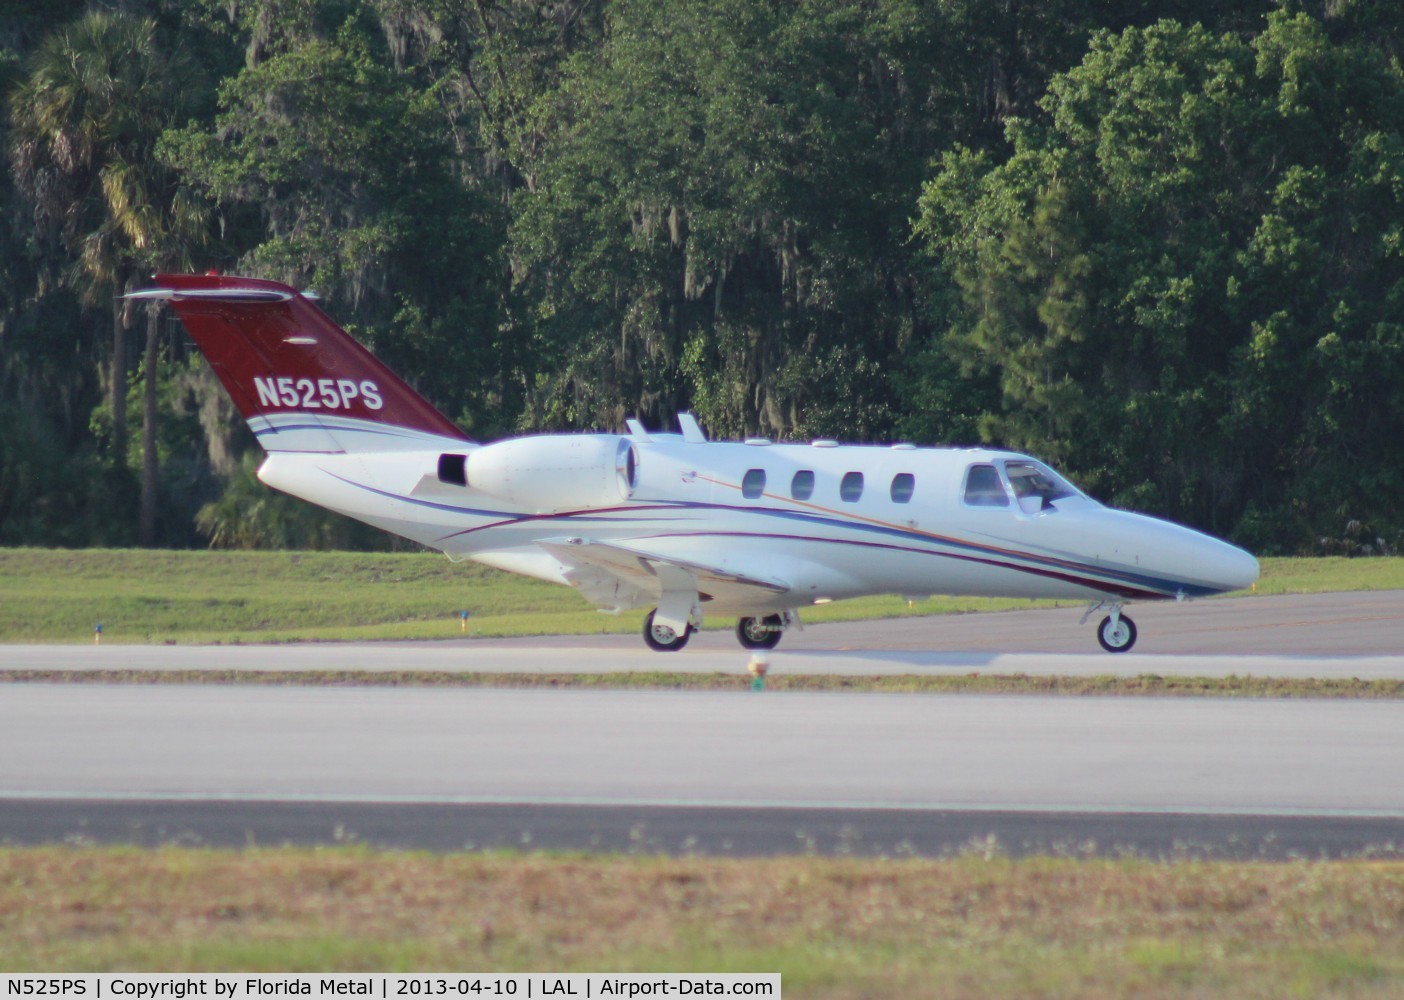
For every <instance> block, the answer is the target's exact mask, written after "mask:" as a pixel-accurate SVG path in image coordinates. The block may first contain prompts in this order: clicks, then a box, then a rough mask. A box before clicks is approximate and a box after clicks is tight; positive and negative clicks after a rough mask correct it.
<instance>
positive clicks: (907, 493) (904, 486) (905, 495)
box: [892, 472, 916, 503]
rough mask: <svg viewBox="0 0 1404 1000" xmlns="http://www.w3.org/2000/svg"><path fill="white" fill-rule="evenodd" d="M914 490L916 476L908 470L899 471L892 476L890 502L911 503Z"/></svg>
mask: <svg viewBox="0 0 1404 1000" xmlns="http://www.w3.org/2000/svg"><path fill="white" fill-rule="evenodd" d="M915 490H916V476H914V475H912V474H911V473H910V472H899V473H897V475H895V476H893V477H892V502H893V503H911V502H912V493H913V492H914V491H915Z"/></svg>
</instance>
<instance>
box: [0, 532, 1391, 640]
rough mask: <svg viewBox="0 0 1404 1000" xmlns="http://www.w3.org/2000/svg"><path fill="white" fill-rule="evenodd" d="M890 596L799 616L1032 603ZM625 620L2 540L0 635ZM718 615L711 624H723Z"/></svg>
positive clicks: (433, 584) (492, 593)
mask: <svg viewBox="0 0 1404 1000" xmlns="http://www.w3.org/2000/svg"><path fill="white" fill-rule="evenodd" d="M1396 588H1398V589H1404V559H1399V558H1381V559H1270V560H1266V561H1265V563H1264V574H1263V579H1262V580H1261V581H1260V582H1259V585H1258V593H1263V594H1270V593H1285V592H1316V591H1326V590H1384V589H1396ZM1031 603H1032V602H1029V601H1013V600H1003V601H997V600H986V599H979V598H936V599H932V600H926V601H920V602H917V603H916V604H914V605H911V606H909V605H908V604H907V603H906V602H905V601H903V600H902V599H901V598H898V597H873V598H864V599H860V600H855V601H842V602H839V603H836V604H832V605H828V606H825V607H822V608H813V609H809V610H806V611H805V613H804V617H805V621H809V622H820V621H847V620H853V619H859V618H883V617H898V616H902V615H917V614H944V613H954V612H967V611H983V610H999V609H1008V608H1018V607H1029V606H1030V605H1031ZM465 610H466V611H468V612H469V613H470V616H471V617H470V618H469V620H468V631H469V633H470V634H473V635H481V636H502V635H542V634H590V633H602V632H616V633H631V632H636V631H637V630H638V629H639V627H640V623H641V621H642V613H641V612H637V613H632V614H625V615H620V616H617V617H615V616H609V615H601V614H599V613H598V612H596V611H595V610H594V609H593V608H591V607H590V606H589V605H587V604H586V603H585V601H584V600H582V599H581V598H580V597H579V596H578V595H577V594H576V593H575V592H574V591H573V590H571V589H570V588H569V587H563V586H557V585H553V584H548V583H542V582H540V581H536V580H530V579H527V578H524V577H519V576H514V575H511V574H507V573H500V572H497V571H495V570H490V569H487V568H485V567H482V566H478V565H476V564H473V563H463V564H458V565H454V564H452V563H450V562H448V560H446V559H444V558H443V557H442V556H440V555H436V554H432V553H406V554H384V553H340V552H306V553H292V552H193V551H183V552H171V551H143V550H94V549H89V550H50V549H0V642H91V641H92V637H93V631H94V627H95V626H96V625H97V624H99V623H101V624H102V626H103V641H104V642H142V643H163V642H182V643H185V642H287V641H298V640H331V639H407V638H414V639H435V638H449V637H452V636H456V635H460V634H461V631H460V630H461V622H460V619H459V612H460V611H465ZM733 624H734V623H733V622H732V621H731V620H729V619H720V620H716V621H712V622H710V623H709V626H710V627H720V628H730V627H731V626H732V625H733Z"/></svg>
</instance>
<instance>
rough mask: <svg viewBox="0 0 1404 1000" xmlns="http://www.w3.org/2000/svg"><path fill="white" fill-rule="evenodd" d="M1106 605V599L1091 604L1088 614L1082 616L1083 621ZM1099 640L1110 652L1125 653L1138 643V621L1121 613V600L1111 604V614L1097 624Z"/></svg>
mask: <svg viewBox="0 0 1404 1000" xmlns="http://www.w3.org/2000/svg"><path fill="white" fill-rule="evenodd" d="M1105 607H1107V603H1106V602H1105V601H1102V602H1100V603H1097V604H1093V605H1091V606H1090V607H1089V608H1088V609H1087V614H1085V615H1083V616H1082V620H1083V622H1084V623H1085V622H1086V621H1087V619H1088V618H1090V617H1092V615H1094V614H1096V613H1097V612H1098V611H1101V610H1102V609H1103V608H1105ZM1097 642H1098V644H1099V645H1100V646H1101V647H1102V648H1103V649H1105V650H1106V651H1107V652H1108V653H1124V652H1126V651H1127V650H1128V649H1130V648H1131V647H1132V646H1134V645H1136V623H1135V622H1133V621H1132V620H1131V618H1130V616H1128V615H1123V614H1122V613H1121V604H1120V603H1119V602H1118V603H1116V604H1113V605H1111V614H1109V615H1107V617H1105V618H1103V619H1102V623H1101V624H1100V625H1098V626H1097Z"/></svg>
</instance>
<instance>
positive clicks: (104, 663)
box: [0, 591, 1404, 680]
mask: <svg viewBox="0 0 1404 1000" xmlns="http://www.w3.org/2000/svg"><path fill="white" fill-rule="evenodd" d="M1128 613H1129V614H1131V615H1133V616H1134V617H1135V620H1136V623H1137V625H1138V627H1139V630H1140V639H1139V642H1138V643H1137V645H1136V647H1135V649H1134V650H1133V651H1131V652H1129V653H1120V654H1116V655H1112V654H1108V653H1104V652H1103V651H1102V650H1101V648H1100V647H1099V646H1098V645H1097V641H1096V637H1095V633H1094V629H1095V627H1096V623H1097V622H1098V621H1100V620H1101V617H1102V615H1101V614H1098V615H1096V616H1094V617H1093V618H1092V619H1090V620H1089V621H1088V622H1087V623H1086V624H1082V623H1081V618H1082V611H1081V609H1077V608H1063V609H1055V610H1030V611H1012V612H999V613H992V614H970V615H945V616H939V617H930V618H902V619H887V620H882V621H869V622H845V623H837V624H824V625H811V626H808V627H806V628H804V629H803V630H794V631H790V632H787V633H786V634H785V636H784V638H783V640H782V642H781V645H780V647H779V648H778V649H776V650H774V651H773V652H771V653H770V654H769V659H770V664H771V669H772V671H774V672H776V673H793V674H806V673H828V674H847V675H873V674H905V673H914V672H915V673H921V672H926V671H958V672H961V673H969V672H980V673H1003V674H1011V673H1024V674H1033V675H1047V674H1057V675H1087V674H1121V675H1124V676H1136V675H1139V674H1146V673H1155V674H1162V675H1170V674H1188V675H1194V676H1227V675H1230V674H1237V675H1243V674H1252V675H1254V676H1264V677H1359V678H1361V679H1366V680H1375V679H1404V647H1402V646H1401V640H1402V639H1404V592H1400V591H1373V592H1371V591H1366V592H1360V593H1347V594H1308V595H1286V596H1280V597H1278V596H1274V597H1250V598H1233V599H1228V600H1217V601H1194V602H1187V603H1185V604H1174V603H1168V604H1146V605H1135V606H1133V607H1131V608H1130V609H1129V610H1128ZM748 661H749V654H748V653H747V652H746V651H744V650H742V649H741V647H740V646H739V645H738V644H737V642H736V639H735V637H734V636H733V635H732V634H731V633H730V631H725V632H700V633H698V634H696V635H694V636H693V637H692V640H691V641H690V642H689V644H688V646H687V648H685V649H684V650H682V651H681V652H678V653H654V652H651V651H649V650H648V649H646V648H645V647H644V645H643V641H642V639H641V638H640V637H638V636H622V635H617V636H555V637H535V638H529V639H467V640H446V641H436V642H376V643H307V644H297V645H284V646H129V645H118V644H108V645H103V646H93V645H69V646H58V645H51V646H19V645H13V646H0V668H14V669H19V668H24V669H45V670H94V669H108V670H188V669H210V670H218V669H223V670H268V669H277V670H374V671H408V670H437V671H478V672H485V673H493V672H504V673H563V672H571V673H606V672H611V671H656V670H668V671H679V672H697V673H713V672H737V671H744V670H745V668H746V665H747V662H748Z"/></svg>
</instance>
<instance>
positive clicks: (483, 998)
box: [0, 972, 781, 1000]
mask: <svg viewBox="0 0 1404 1000" xmlns="http://www.w3.org/2000/svg"><path fill="white" fill-rule="evenodd" d="M780 995H781V994H780V973H778V972H758V973H705V972H653V973H628V974H623V975H611V974H608V973H602V972H566V973H560V974H556V973H541V972H516V973H476V972H463V973H451V974H449V973H436V974H423V975H401V974H395V975H388V974H382V973H363V974H357V975H333V974H328V975H317V974H315V973H297V974H294V973H254V974H248V973H227V972H221V973H199V972H197V973H166V972H161V973H133V974H130V975H128V974H125V973H120V972H118V973H111V972H102V973H96V972H94V973H62V974H53V975H37V974H36V975H14V974H3V973H0V1000H4V998H7V997H44V998H52V1000H187V998H190V997H208V998H211V1000H269V998H277V997H379V998H380V1000H415V998H434V997H443V998H445V1000H451V998H453V997H464V998H467V1000H488V998H491V997H512V998H514V1000H540V998H562V1000H563V998H566V997H582V998H584V1000H593V998H595V997H608V998H617V997H625V998H633V997H767V998H778V997H779V996H780Z"/></svg>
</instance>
